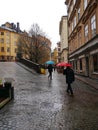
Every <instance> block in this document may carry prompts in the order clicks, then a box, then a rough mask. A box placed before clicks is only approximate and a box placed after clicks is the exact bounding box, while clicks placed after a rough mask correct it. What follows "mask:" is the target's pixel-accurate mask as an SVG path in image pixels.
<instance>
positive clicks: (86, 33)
mask: <svg viewBox="0 0 98 130" xmlns="http://www.w3.org/2000/svg"><path fill="white" fill-rule="evenodd" d="M84 33H85V42H87V41H88V25H86V26H85V28H84Z"/></svg>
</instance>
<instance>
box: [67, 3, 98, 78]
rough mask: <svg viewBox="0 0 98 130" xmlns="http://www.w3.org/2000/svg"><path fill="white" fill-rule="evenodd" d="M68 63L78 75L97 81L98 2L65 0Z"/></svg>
mask: <svg viewBox="0 0 98 130" xmlns="http://www.w3.org/2000/svg"><path fill="white" fill-rule="evenodd" d="M65 4H66V5H67V12H68V32H69V36H68V46H69V61H70V62H71V63H72V64H73V68H74V70H75V72H76V73H77V74H79V75H83V76H88V77H91V78H95V79H98V0H66V1H65Z"/></svg>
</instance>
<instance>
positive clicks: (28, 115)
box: [0, 62, 98, 130]
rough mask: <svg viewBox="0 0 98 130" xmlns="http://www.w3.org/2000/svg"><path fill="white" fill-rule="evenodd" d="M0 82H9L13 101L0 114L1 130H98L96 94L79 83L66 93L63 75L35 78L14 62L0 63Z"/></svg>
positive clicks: (97, 101)
mask: <svg viewBox="0 0 98 130" xmlns="http://www.w3.org/2000/svg"><path fill="white" fill-rule="evenodd" d="M0 78H3V79H5V78H10V79H12V81H13V86H14V100H12V101H11V102H9V103H8V104H6V106H4V107H3V108H2V109H1V110H0V130H98V90H96V89H94V88H92V87H90V86H89V85H87V84H85V83H83V82H82V81H80V80H77V79H76V80H75V82H74V83H73V84H72V88H73V91H74V96H73V97H72V96H70V95H68V94H67V93H66V87H67V85H66V81H65V77H64V75H63V74H58V73H57V72H56V71H55V72H53V79H52V80H49V79H48V74H46V75H43V74H36V73H33V72H32V73H31V72H30V71H28V70H26V69H24V68H23V67H21V66H20V65H18V64H17V63H14V62H0Z"/></svg>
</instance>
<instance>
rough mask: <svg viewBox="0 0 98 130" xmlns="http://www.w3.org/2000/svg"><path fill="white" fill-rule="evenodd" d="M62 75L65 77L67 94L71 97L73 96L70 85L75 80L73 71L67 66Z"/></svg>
mask: <svg viewBox="0 0 98 130" xmlns="http://www.w3.org/2000/svg"><path fill="white" fill-rule="evenodd" d="M63 74H64V75H66V83H67V84H68V87H67V93H71V95H73V90H72V87H71V84H72V83H73V82H74V80H75V76H74V71H73V70H72V69H71V68H70V66H67V67H66V69H64V71H63Z"/></svg>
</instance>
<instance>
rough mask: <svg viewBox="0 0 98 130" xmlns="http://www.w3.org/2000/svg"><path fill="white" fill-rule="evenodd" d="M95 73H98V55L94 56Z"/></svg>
mask: <svg viewBox="0 0 98 130" xmlns="http://www.w3.org/2000/svg"><path fill="white" fill-rule="evenodd" d="M93 67H94V72H98V54H95V55H93Z"/></svg>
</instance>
